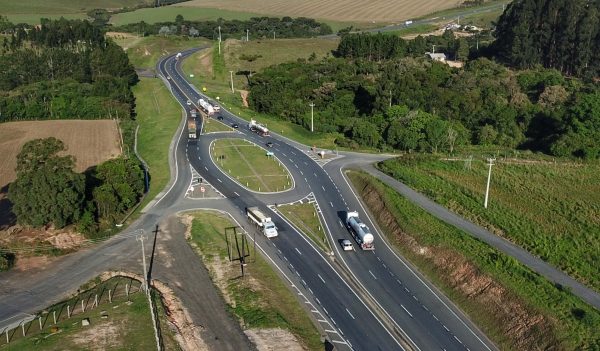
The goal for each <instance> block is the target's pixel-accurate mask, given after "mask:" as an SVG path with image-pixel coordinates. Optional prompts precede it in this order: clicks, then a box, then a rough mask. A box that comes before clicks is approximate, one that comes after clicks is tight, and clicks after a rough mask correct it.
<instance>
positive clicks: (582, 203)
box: [379, 156, 600, 291]
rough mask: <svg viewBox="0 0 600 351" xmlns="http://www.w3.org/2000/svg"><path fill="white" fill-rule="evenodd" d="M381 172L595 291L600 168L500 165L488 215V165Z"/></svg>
mask: <svg viewBox="0 0 600 351" xmlns="http://www.w3.org/2000/svg"><path fill="white" fill-rule="evenodd" d="M379 167H380V169H381V170H383V171H384V172H386V173H388V174H390V175H391V176H393V177H395V178H396V179H398V180H400V181H402V182H404V183H406V184H407V185H408V186H410V187H412V188H413V189H415V190H417V191H420V192H422V193H423V194H425V195H426V196H429V197H430V198H432V199H433V200H435V201H436V202H438V203H440V204H442V205H444V206H446V207H448V208H449V209H450V210H452V211H454V212H456V213H457V214H459V215H462V216H464V217H466V218H468V219H469V220H471V221H473V222H475V223H477V224H479V225H481V226H483V227H485V228H487V229H489V230H490V231H492V232H493V233H495V234H497V235H499V236H502V237H504V238H507V239H508V240H510V241H512V242H515V243H516V244H518V245H520V246H522V247H523V248H525V249H526V250H528V251H530V252H532V253H533V254H535V255H537V256H539V257H541V258H542V259H544V260H545V261H548V262H549V263H551V264H553V265H555V266H556V267H559V268H561V269H562V270H563V271H565V272H566V273H568V274H570V275H572V276H573V277H575V278H577V279H579V280H580V281H581V282H583V283H585V284H587V285H588V286H590V287H592V288H593V289H595V290H596V291H600V266H598V264H597V262H598V260H599V256H598V253H599V252H600V241H599V240H598V238H600V222H599V221H600V181H599V180H598V174H600V164H598V163H574V162H570V161H559V162H557V163H554V162H552V160H544V159H537V160H523V159H518V160H517V159H498V161H497V162H496V165H495V166H494V167H493V171H492V179H491V188H490V200H489V206H488V209H487V210H485V209H484V208H483V199H484V192H485V186H486V178H487V171H488V167H487V166H486V164H485V163H484V162H483V161H482V160H477V159H475V160H474V161H473V162H472V166H471V169H470V170H469V169H466V167H465V162H462V161H457V162H450V161H442V160H440V159H439V158H436V157H432V156H404V157H401V158H397V159H394V160H390V161H386V162H384V163H382V164H380V166H379Z"/></svg>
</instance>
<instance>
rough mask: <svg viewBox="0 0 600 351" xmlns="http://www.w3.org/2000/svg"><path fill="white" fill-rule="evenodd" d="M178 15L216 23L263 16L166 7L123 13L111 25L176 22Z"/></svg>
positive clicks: (113, 17) (249, 13) (207, 9)
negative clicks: (222, 20) (223, 20)
mask: <svg viewBox="0 0 600 351" xmlns="http://www.w3.org/2000/svg"><path fill="white" fill-rule="evenodd" d="M177 15H182V16H183V18H184V19H186V20H191V21H210V20H212V21H214V20H216V19H218V18H223V19H226V20H248V19H250V18H252V17H257V16H259V17H260V16H262V15H260V14H258V13H252V12H242V11H228V10H220V9H218V8H189V7H175V6H164V7H158V8H144V9H139V10H135V11H131V12H123V13H118V14H115V15H114V16H111V18H110V23H111V24H113V25H115V26H120V25H123V24H128V23H136V22H140V21H144V22H146V23H156V22H167V21H171V22H174V21H175V17H176V16H177Z"/></svg>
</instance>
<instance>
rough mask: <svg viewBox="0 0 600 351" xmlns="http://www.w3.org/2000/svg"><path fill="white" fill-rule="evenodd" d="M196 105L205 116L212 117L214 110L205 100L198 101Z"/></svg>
mask: <svg viewBox="0 0 600 351" xmlns="http://www.w3.org/2000/svg"><path fill="white" fill-rule="evenodd" d="M198 105H200V108H201V109H202V111H204V112H206V114H207V115H209V116H212V115H213V114H214V113H215V108H214V107H213V106H212V105H211V104H210V103H209V102H208V101H206V100H204V99H198Z"/></svg>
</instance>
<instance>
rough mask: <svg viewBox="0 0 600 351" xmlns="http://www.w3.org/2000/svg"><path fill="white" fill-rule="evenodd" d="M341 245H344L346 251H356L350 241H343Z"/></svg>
mask: <svg viewBox="0 0 600 351" xmlns="http://www.w3.org/2000/svg"><path fill="white" fill-rule="evenodd" d="M341 245H342V249H344V251H352V250H354V247H353V246H352V242H351V241H350V240H348V239H344V240H342V242H341Z"/></svg>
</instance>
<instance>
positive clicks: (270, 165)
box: [210, 139, 293, 192]
mask: <svg viewBox="0 0 600 351" xmlns="http://www.w3.org/2000/svg"><path fill="white" fill-rule="evenodd" d="M266 152H267V150H265V149H263V148H261V147H258V146H257V145H255V144H252V143H250V142H248V141H245V140H242V139H220V140H216V141H215V142H214V143H213V144H212V145H211V151H210V155H211V157H212V159H213V161H214V162H215V164H216V165H217V166H219V168H221V170H222V171H223V172H225V173H227V174H228V175H229V176H230V177H231V178H233V179H235V180H236V181H238V182H239V183H240V184H242V185H243V186H246V187H247V188H248V189H251V190H254V191H258V192H275V191H284V190H287V189H289V188H290V187H291V186H292V185H293V181H292V180H291V178H290V174H289V172H288V171H287V169H286V168H285V167H284V166H283V165H282V164H281V163H280V162H279V160H277V159H276V158H273V157H268V156H266Z"/></svg>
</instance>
